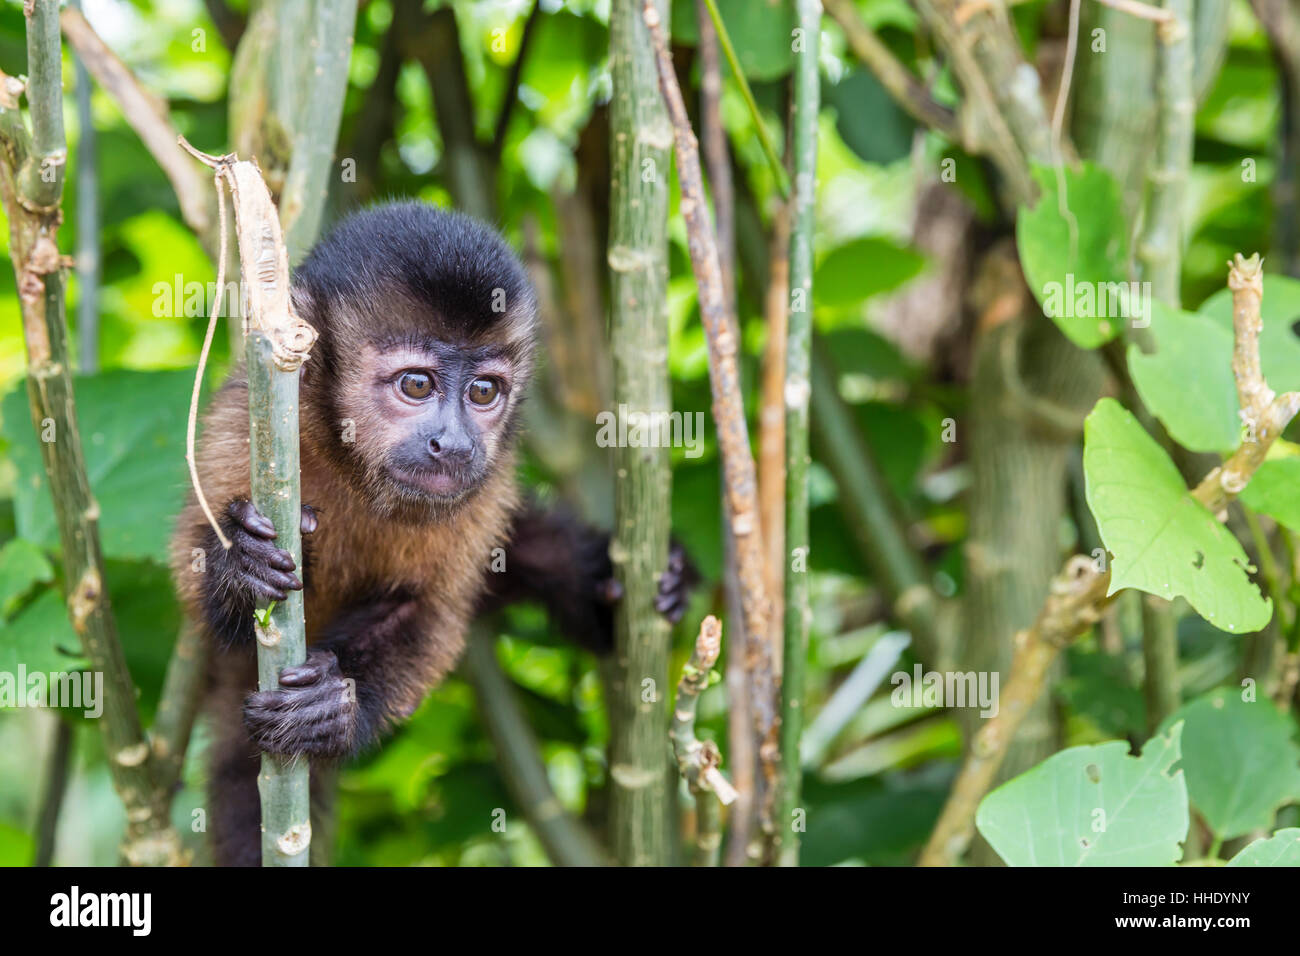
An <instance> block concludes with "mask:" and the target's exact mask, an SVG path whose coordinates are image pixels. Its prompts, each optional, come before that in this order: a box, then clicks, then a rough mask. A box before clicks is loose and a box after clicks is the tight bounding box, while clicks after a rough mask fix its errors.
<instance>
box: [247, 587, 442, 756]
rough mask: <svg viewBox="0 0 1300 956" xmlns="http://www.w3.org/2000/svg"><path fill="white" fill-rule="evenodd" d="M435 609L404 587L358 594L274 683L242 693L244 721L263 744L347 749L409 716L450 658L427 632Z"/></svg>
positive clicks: (334, 751) (325, 752) (343, 752)
mask: <svg viewBox="0 0 1300 956" xmlns="http://www.w3.org/2000/svg"><path fill="white" fill-rule="evenodd" d="M439 624H440V621H439V616H438V615H437V613H436V612H434V611H432V610H430V609H429V608H428V607H426V606H424V605H422V604H421V603H420V602H419V601H418V600H417V599H415V598H414V597H413V596H411V595H409V594H406V593H400V592H399V593H393V594H388V595H385V596H381V597H376V598H373V599H368V600H366V601H362V602H357V603H355V604H353V605H352V606H351V607H349V608H347V609H346V610H344V611H343V612H341V613H340V614H338V615H337V616H336V617H335V619H334V620H333V621H331V622H330V624H329V626H328V627H327V628H326V629H325V631H324V633H323V634H322V636H321V639H320V640H318V641H317V642H316V643H314V644H312V646H311V647H310V648H309V649H308V652H307V660H306V662H305V663H303V664H301V665H299V666H297V667H287V668H285V669H284V670H283V671H281V672H280V686H279V687H278V688H277V689H275V690H271V691H258V692H256V693H253V694H250V695H249V696H248V697H247V698H246V699H245V701H244V726H245V728H246V729H247V730H248V733H249V737H250V738H251V739H252V740H253V742H254V743H256V744H257V745H258V746H259V747H261V748H262V749H263V750H268V751H270V752H271V753H277V754H284V755H286V756H301V755H304V754H306V755H310V756H313V757H346V756H350V755H351V754H354V753H356V752H357V751H359V750H362V749H364V748H365V747H367V746H368V745H369V744H371V743H373V742H374V741H376V740H377V739H378V738H379V736H380V735H381V734H382V733H383V732H384V731H385V730H387V729H388V728H389V727H390V726H392V725H393V724H396V723H398V722H399V721H401V720H404V719H405V718H407V717H409V716H410V714H411V712H412V711H414V710H415V708H416V707H417V706H419V703H420V701H421V700H422V699H423V698H424V695H425V694H426V693H427V692H428V690H429V688H430V687H431V686H433V684H434V683H435V682H436V681H437V679H438V678H439V677H441V676H442V674H443V673H445V672H446V671H447V670H448V669H449V668H450V667H451V666H452V664H454V662H455V656H456V655H455V649H458V647H457V648H455V649H453V646H452V645H453V644H455V645H458V644H459V642H452V641H440V640H437V639H436V638H435V637H433V636H431V629H434V630H435V631H436V629H437V628H438V627H439Z"/></svg>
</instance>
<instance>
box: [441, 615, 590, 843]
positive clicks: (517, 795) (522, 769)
mask: <svg viewBox="0 0 1300 956" xmlns="http://www.w3.org/2000/svg"><path fill="white" fill-rule="evenodd" d="M495 647H496V636H495V635H493V634H490V633H487V632H486V631H484V630H483V629H480V628H475V629H474V630H473V631H472V633H471V634H470V636H469V640H468V641H467V642H466V644H465V656H464V658H463V659H462V660H461V670H462V672H463V673H464V675H465V676H466V677H467V678H468V679H469V682H470V683H471V684H473V685H474V696H475V698H476V699H477V701H478V707H479V713H481V714H482V715H483V725H484V726H485V727H486V728H487V732H488V736H489V737H491V738H492V746H493V747H494V748H495V749H496V753H497V765H498V766H499V767H500V768H501V776H502V778H503V779H504V780H505V784H506V788H507V789H508V790H509V791H510V795H511V796H512V797H514V799H515V802H516V803H517V804H519V807H520V809H521V810H523V812H524V816H525V817H526V818H527V819H528V822H529V824H531V825H532V828H533V832H534V833H535V834H537V839H538V840H539V841H540V842H541V844H542V848H543V849H544V850H545V851H546V855H547V856H548V857H549V858H550V860H551V862H552V863H554V864H555V865H556V866H605V865H607V864H608V863H609V860H608V859H607V858H606V856H605V851H604V850H603V849H601V846H600V844H599V843H597V842H596V840H595V838H594V837H593V836H592V835H591V833H590V832H589V831H588V830H587V828H586V827H584V826H583V825H582V824H581V823H580V822H578V821H577V820H576V819H574V817H573V816H572V815H571V814H569V813H568V812H566V811H565V809H564V807H563V806H562V805H561V804H560V801H559V798H558V797H557V796H556V795H555V791H554V790H553V789H552V788H551V782H550V779H549V778H548V777H547V774H546V765H545V764H544V763H542V760H541V757H540V756H539V754H540V753H541V748H540V747H539V745H538V743H537V738H536V737H535V736H534V735H533V731H532V728H530V727H529V726H528V718H527V717H526V716H525V715H524V713H523V711H522V710H521V709H520V707H519V703H518V701H517V700H515V695H514V691H513V690H512V689H511V686H510V681H509V679H508V678H507V677H506V675H505V673H504V672H502V670H501V665H500V664H498V663H497V659H496V654H495V653H494V648H495Z"/></svg>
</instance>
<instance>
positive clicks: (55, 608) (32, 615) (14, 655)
mask: <svg viewBox="0 0 1300 956" xmlns="http://www.w3.org/2000/svg"><path fill="white" fill-rule="evenodd" d="M80 650H81V644H80V642H79V641H78V640H77V635H76V632H75V631H73V630H72V625H71V624H70V623H68V609H67V607H66V606H65V605H64V603H63V596H62V595H61V594H59V592H58V590H57V589H55V588H46V589H45V590H44V591H42V592H41V593H40V595H39V596H38V597H37V598H36V600H34V601H32V602H31V603H30V604H28V605H27V606H26V607H24V608H23V609H22V610H21V611H20V612H19V613H18V614H16V615H14V617H13V619H12V620H8V621H4V622H3V623H0V673H9V674H13V673H16V672H17V670H18V668H19V666H22V667H24V668H26V670H27V672H28V673H34V672H36V671H41V672H43V673H51V672H63V671H75V670H78V669H80V668H82V667H85V666H86V661H85V660H84V659H83V658H81V657H79V656H77V655H78V653H79V652H80Z"/></svg>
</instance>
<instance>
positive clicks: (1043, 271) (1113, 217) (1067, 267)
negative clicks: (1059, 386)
mask: <svg viewBox="0 0 1300 956" xmlns="http://www.w3.org/2000/svg"><path fill="white" fill-rule="evenodd" d="M1034 179H1036V180H1037V181H1038V186H1039V189H1040V195H1039V197H1038V202H1037V203H1036V204H1035V205H1034V206H1033V207H1026V208H1022V209H1021V211H1020V215H1019V217H1018V218H1017V220H1016V245H1017V247H1018V248H1019V249H1020V264H1021V266H1022V267H1023V268H1024V271H1025V281H1026V282H1028V283H1029V288H1030V290H1031V291H1032V292H1033V293H1034V297H1035V298H1036V299H1038V303H1039V305H1041V306H1042V307H1043V311H1044V312H1045V313H1047V315H1048V316H1049V317H1050V318H1051V319H1052V321H1053V322H1055V323H1056V324H1057V325H1058V326H1059V327H1060V329H1061V331H1062V332H1064V333H1065V334H1066V336H1067V337H1069V339H1070V341H1071V342H1073V343H1074V344H1075V345H1077V346H1079V347H1080V348H1085V349H1091V348H1096V347H1097V346H1098V345H1101V344H1103V343H1105V342H1109V341H1110V340H1111V339H1113V338H1114V337H1115V336H1116V335H1117V334H1118V333H1119V331H1120V329H1121V328H1122V327H1123V323H1124V322H1125V321H1127V320H1128V319H1130V318H1134V317H1139V315H1140V314H1141V313H1143V312H1144V310H1145V305H1146V301H1147V299H1146V297H1144V296H1142V295H1141V292H1140V289H1141V287H1140V286H1138V285H1137V284H1136V283H1130V282H1127V281H1124V280H1126V279H1127V270H1126V266H1125V263H1126V262H1127V260H1128V241H1127V236H1128V225H1127V224H1126V223H1125V221H1124V208H1123V205H1122V203H1121V201H1120V190H1119V186H1118V185H1117V184H1116V183H1115V180H1114V178H1113V177H1112V176H1111V175H1110V173H1108V172H1106V170H1104V169H1102V168H1101V167H1100V166H1096V165H1093V164H1092V163H1084V164H1083V165H1082V166H1081V167H1079V168H1078V169H1069V168H1067V169H1060V170H1058V169H1055V168H1053V167H1050V166H1038V167H1035V169H1034ZM1062 184H1063V185H1064V187H1065V189H1064V192H1063V193H1062V191H1061V185H1062ZM1062 208H1064V209H1065V214H1064V215H1063V214H1062ZM1132 295H1138V297H1139V298H1138V299H1137V300H1136V301H1132V300H1131V297H1132Z"/></svg>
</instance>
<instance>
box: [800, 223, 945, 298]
mask: <svg viewBox="0 0 1300 956" xmlns="http://www.w3.org/2000/svg"><path fill="white" fill-rule="evenodd" d="M923 268H925V257H924V256H922V255H920V254H919V253H917V252H914V251H912V250H911V249H907V248H904V247H903V246H900V245H898V244H897V243H895V242H893V241H892V240H890V239H884V238H881V237H879V236H866V237H864V238H861V239H854V240H853V241H852V242H847V243H845V244H844V245H842V246H840V247H838V248H836V249H833V250H831V252H830V254H829V255H827V256H826V258H824V259H822V261H821V262H820V263H819V264H818V266H817V271H816V272H815V273H814V275H813V288H814V289H815V290H816V303H817V306H818V307H844V306H858V305H861V303H862V300H863V299H867V298H870V297H871V296H873V295H879V294H880V293H882V292H890V291H892V290H894V289H896V288H898V287H899V286H901V285H902V284H903V283H904V282H906V281H908V280H909V279H911V278H914V277H915V276H917V275H919V274H920V272H921V270H922V269H923Z"/></svg>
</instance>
